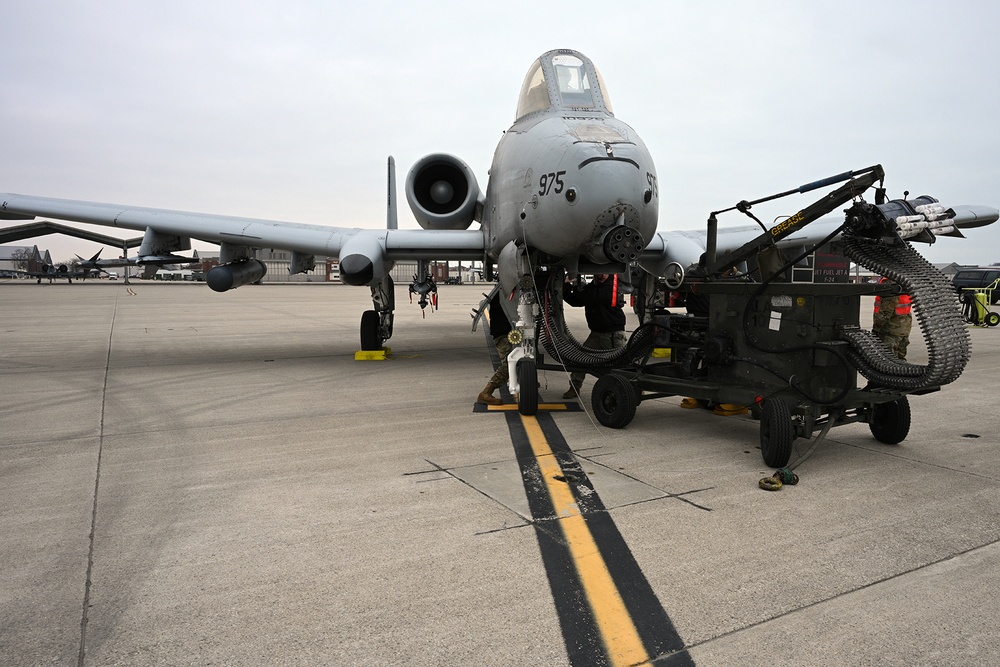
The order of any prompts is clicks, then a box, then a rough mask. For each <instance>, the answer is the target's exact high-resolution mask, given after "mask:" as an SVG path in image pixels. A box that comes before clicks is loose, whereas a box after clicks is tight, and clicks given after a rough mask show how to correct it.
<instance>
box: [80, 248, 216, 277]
mask: <svg viewBox="0 0 1000 667" xmlns="http://www.w3.org/2000/svg"><path fill="white" fill-rule="evenodd" d="M100 255H101V251H98V252H97V254H96V255H94V256H93V257H91V258H90V259H84V258H82V257H80V256H79V255H77V256H76V257H77V259H79V260H80V261H79V262H77V266H78V267H79V268H81V269H94V270H99V271H103V270H104V269H111V268H117V267H123V266H144V267H147V273H148V274H149V275H152V274H154V273H155V272H156V268H158V267H161V266H163V267H173V266H175V265H187V264H193V263H195V262H198V261H199V257H198V251H197V250H194V251H193V256H191V257H182V256H180V255H174V254H172V253H166V254H160V255H137V256H135V257H119V258H118V259H98V258H99V257H100ZM149 267H152V271H149V270H148V269H149ZM115 275H116V276H117V274H115Z"/></svg>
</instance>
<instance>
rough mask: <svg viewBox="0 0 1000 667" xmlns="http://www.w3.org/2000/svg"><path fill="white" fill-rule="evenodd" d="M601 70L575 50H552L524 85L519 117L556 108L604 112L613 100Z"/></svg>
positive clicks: (529, 73) (608, 110) (533, 65)
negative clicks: (608, 92)
mask: <svg viewBox="0 0 1000 667" xmlns="http://www.w3.org/2000/svg"><path fill="white" fill-rule="evenodd" d="M606 91H607V88H606V87H605V86H604V80H603V78H602V77H601V74H600V72H598V71H597V68H596V67H594V64H593V63H591V62H590V60H588V59H586V58H584V57H583V56H582V55H580V54H578V53H576V52H574V51H549V52H548V53H546V54H545V55H543V56H542V57H541V58H539V59H538V60H536V61H535V62H534V64H532V66H531V69H529V70H528V75H527V76H526V77H524V84H523V85H522V86H521V97H520V98H519V99H518V103H517V118H522V117H524V116H527V115H528V114H530V113H535V112H537V111H545V110H546V109H549V108H552V107H555V108H559V109H566V110H576V111H603V112H607V113H609V114H611V115H614V112H613V111H612V110H611V102H610V100H609V99H608V96H607V92H606Z"/></svg>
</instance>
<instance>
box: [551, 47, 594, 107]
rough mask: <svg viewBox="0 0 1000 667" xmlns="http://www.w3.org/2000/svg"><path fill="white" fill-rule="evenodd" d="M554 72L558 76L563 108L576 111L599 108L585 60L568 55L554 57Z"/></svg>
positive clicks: (557, 80)
mask: <svg viewBox="0 0 1000 667" xmlns="http://www.w3.org/2000/svg"><path fill="white" fill-rule="evenodd" d="M552 71H553V72H554V73H555V75H556V82H557V84H558V85H557V88H558V90H559V100H560V101H561V102H562V106H564V107H569V108H574V109H596V108H597V106H598V103H597V100H596V99H595V98H594V91H593V88H592V86H591V82H590V75H589V73H588V72H587V64H586V63H585V62H584V61H583V60H581V59H580V58H578V57H577V56H576V55H573V54H568V53H562V54H559V55H556V56H553V57H552Z"/></svg>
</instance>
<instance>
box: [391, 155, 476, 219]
mask: <svg viewBox="0 0 1000 667" xmlns="http://www.w3.org/2000/svg"><path fill="white" fill-rule="evenodd" d="M406 201H407V202H408V203H409V204H410V210H411V211H413V217H415V218H416V219H417V222H418V223H420V226H421V227H423V228H424V229H468V228H469V225H471V224H472V221H473V220H477V219H478V217H477V209H478V210H479V211H482V193H481V192H480V190H479V183H478V182H477V181H476V176H475V174H473V173H472V170H471V169H469V165H467V164H465V162H463V161H462V160H460V159H458V158H457V157H455V156H453V155H446V154H444V153H435V154H433V155H428V156H426V157H423V158H421V159H420V160H418V161H417V163H416V164H415V165H413V167H412V168H411V169H410V173H408V174H407V175H406Z"/></svg>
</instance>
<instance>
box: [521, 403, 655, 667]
mask: <svg viewBox="0 0 1000 667" xmlns="http://www.w3.org/2000/svg"><path fill="white" fill-rule="evenodd" d="M521 421H522V422H523V423H524V429H525V431H526V433H527V435H528V442H529V443H530V444H531V451H532V452H533V453H534V455H535V459H536V460H537V461H538V467H539V470H540V471H541V474H542V478H543V479H544V480H545V486H546V488H547V489H548V492H549V497H550V498H551V499H552V506H553V508H554V509H555V513H556V516H557V517H559V526H560V527H561V529H562V532H563V535H564V536H565V538H566V542H567V543H568V545H569V551H570V555H571V556H572V559H573V564H574V566H575V567H576V571H577V574H578V576H579V577H580V583H581V585H582V586H583V590H584V593H585V594H586V596H587V602H588V603H589V604H590V609H591V612H592V613H593V615H594V620H595V622H596V624H597V628H598V631H599V632H600V633H601V641H602V642H603V643H604V647H605V650H606V651H607V655H608V660H610V661H611V664H612V665H614V666H616V667H617V666H621V667H625V666H626V665H650V664H652V663H651V662H650V657H649V655H648V654H647V653H646V649H645V647H643V645H642V640H641V639H640V638H639V632H638V630H636V627H635V623H634V622H633V621H632V617H631V616H630V615H629V612H628V609H627V608H626V607H625V602H624V600H623V599H622V596H621V593H620V592H619V591H618V587H617V586H616V585H615V582H614V579H613V578H612V577H611V572H610V571H609V570H608V566H607V564H606V563H605V562H604V558H603V557H602V556H601V552H600V550H599V549H598V548H597V543H596V541H595V540H594V535H593V534H592V533H591V532H590V527H589V526H588V525H587V521H586V519H584V517H583V515H582V514H580V508H579V506H578V505H577V503H576V500H575V499H574V497H573V493H572V492H571V491H570V487H569V485H568V484H566V483H565V482H562V481H560V480H558V479H556V477H557V476H562V474H563V471H562V468H560V467H559V462H558V461H556V458H555V455H554V454H553V453H552V448H551V447H550V446H549V442H548V439H546V437H545V434H544V433H543V432H542V428H541V426H540V425H539V423H538V420H537V419H536V418H535V417H526V416H524V415H522V416H521Z"/></svg>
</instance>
